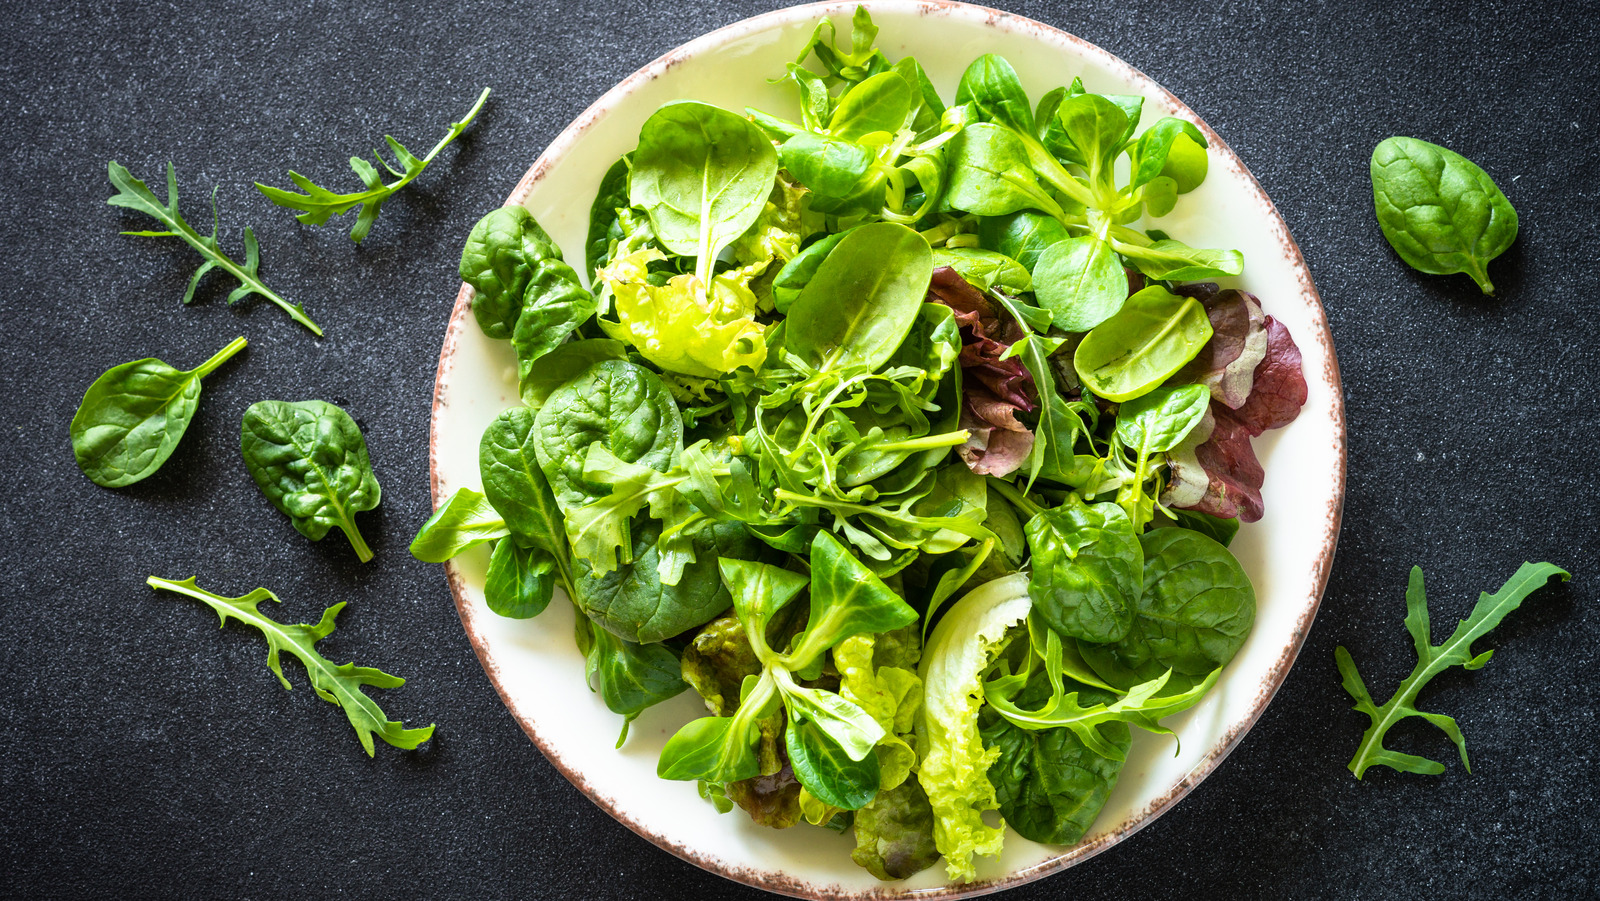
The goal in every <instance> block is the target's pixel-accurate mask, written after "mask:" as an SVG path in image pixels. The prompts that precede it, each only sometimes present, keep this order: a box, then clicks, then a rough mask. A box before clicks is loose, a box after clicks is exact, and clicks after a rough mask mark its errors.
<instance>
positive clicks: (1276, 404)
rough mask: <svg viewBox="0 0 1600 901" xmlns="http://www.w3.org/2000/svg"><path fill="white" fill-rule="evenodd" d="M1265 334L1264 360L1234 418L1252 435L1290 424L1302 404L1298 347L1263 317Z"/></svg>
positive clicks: (1276, 324) (1303, 380)
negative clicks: (1265, 351)
mask: <svg viewBox="0 0 1600 901" xmlns="http://www.w3.org/2000/svg"><path fill="white" fill-rule="evenodd" d="M1266 334H1267V353H1266V357H1265V358H1264V359H1262V361H1261V363H1260V365H1258V366H1257V367H1256V371H1255V378H1254V384H1253V386H1252V388H1251V391H1250V397H1249V399H1248V400H1246V401H1245V402H1244V406H1242V407H1240V408H1239V409H1238V412H1237V413H1236V414H1235V415H1237V416H1238V417H1239V421H1240V422H1241V423H1243V424H1244V426H1245V428H1247V429H1249V430H1250V434H1252V435H1259V434H1261V433H1262V432H1265V431H1266V430H1268V429H1281V428H1283V427H1284V426H1286V425H1288V424H1289V423H1291V422H1294V420H1295V417H1296V416H1299V415H1300V408H1301V407H1302V406H1304V405H1305V402H1306V393H1307V388H1306V376H1305V372H1304V371H1303V369H1302V367H1301V358H1300V347H1299V345H1297V344H1295V343H1294V338H1293V337H1291V336H1290V335H1289V329H1288V328H1287V327H1285V326H1284V324H1283V323H1281V322H1279V321H1278V320H1276V319H1274V318H1272V317H1271V316H1268V317H1266Z"/></svg>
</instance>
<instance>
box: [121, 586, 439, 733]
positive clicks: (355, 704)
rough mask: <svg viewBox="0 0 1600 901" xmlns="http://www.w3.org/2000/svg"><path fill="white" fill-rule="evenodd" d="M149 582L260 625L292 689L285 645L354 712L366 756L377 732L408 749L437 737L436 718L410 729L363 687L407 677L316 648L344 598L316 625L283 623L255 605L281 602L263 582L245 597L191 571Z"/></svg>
mask: <svg viewBox="0 0 1600 901" xmlns="http://www.w3.org/2000/svg"><path fill="white" fill-rule="evenodd" d="M145 584H147V585H149V586H150V587H151V588H155V589H158V590H165V591H172V592H176V593H178V594H182V595H187V596H189V597H192V598H194V599H196V600H198V601H203V602H204V603H205V604H206V605H207V606H209V607H210V608H211V609H213V610H215V611H217V613H218V615H220V616H221V617H222V624H223V625H224V626H226V625H227V624H228V618H229V617H233V618H234V619H236V620H238V621H239V622H241V623H244V624H245V625H247V626H252V627H254V628H256V629H260V630H261V634H262V635H263V636H264V637H265V638H266V639H267V668H268V669H271V670H272V672H273V674H274V675H276V676H277V677H278V681H279V682H282V683H283V687H284V688H286V689H291V690H292V688H293V687H292V686H291V685H290V684H289V680H288V679H287V678H286V677H285V676H284V675H283V665H282V664H281V662H280V661H279V658H278V655H279V654H280V653H281V652H284V651H287V652H289V653H290V654H293V655H294V656H295V657H297V658H299V660H300V662H301V663H303V664H305V667H306V673H307V674H309V675H310V676H311V688H312V690H313V691H315V692H316V693H317V697H319V698H321V699H323V700H324V701H328V702H330V703H333V704H336V705H338V706H339V707H341V708H343V709H344V712H345V715H346V716H348V717H349V718H350V726H351V727H352V728H354V729H355V730H356V737H357V738H359V739H360V740H361V747H363V748H366V749H367V756H368V757H371V756H373V755H374V753H375V750H374V746H373V742H372V736H373V733H377V736H378V737H379V738H381V739H383V740H384V741H386V742H388V743H389V744H391V745H394V746H395V747H397V748H404V749H406V750H410V749H412V748H415V747H416V746H417V745H420V744H422V743H423V742H425V741H427V740H428V739H429V738H431V737H433V725H432V724H429V725H427V726H424V727H422V728H421V729H407V728H405V724H404V723H401V722H398V721H394V720H390V719H388V717H387V716H386V715H385V714H384V712H383V709H382V708H380V707H379V706H378V702H376V701H374V700H373V699H372V698H370V697H368V696H367V694H366V692H364V691H362V690H361V687H362V686H364V685H370V686H372V687H374V688H399V687H400V686H402V685H404V684H405V683H406V680H404V679H402V678H400V677H399V676H391V675H389V674H388V673H386V672H384V671H382V670H379V669H374V668H372V667H370V666H356V665H355V664H354V663H346V664H343V665H338V664H335V663H334V662H333V661H331V660H329V659H328V658H326V657H324V656H322V655H321V654H319V653H317V649H316V644H317V642H319V641H321V640H322V639H324V638H327V637H328V636H329V635H332V634H333V629H334V625H333V620H334V618H335V617H337V616H338V615H339V611H340V610H343V609H344V604H345V602H343V601H340V602H339V603H337V604H334V605H333V606H332V607H329V608H328V609H326V610H324V611H322V619H321V620H319V621H318V622H317V624H316V625H311V624H310V623H299V624H295V625H285V624H284V623H280V622H278V621H277V620H275V619H272V618H270V617H268V616H266V615H265V614H263V613H262V612H261V611H260V610H259V609H257V608H258V607H259V605H260V604H261V602H262V601H266V600H270V601H273V602H274V603H280V602H279V601H278V596H277V595H275V594H273V593H272V592H270V591H268V590H267V589H265V588H257V589H256V590H254V591H252V592H250V593H249V594H246V595H244V596H243V597H237V598H229V597H223V596H222V595H220V594H213V593H211V592H209V591H206V590H205V589H204V588H201V587H199V586H198V585H196V584H195V578H194V577H193V576H190V577H189V578H187V579H184V580H183V581H181V582H178V581H174V580H171V579H163V578H160V577H158V576H151V577H150V578H148V579H146V580H145Z"/></svg>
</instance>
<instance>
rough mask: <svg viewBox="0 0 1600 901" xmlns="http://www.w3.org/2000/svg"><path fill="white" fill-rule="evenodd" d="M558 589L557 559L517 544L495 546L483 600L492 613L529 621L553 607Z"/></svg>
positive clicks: (544, 552) (500, 542) (486, 576)
mask: <svg viewBox="0 0 1600 901" xmlns="http://www.w3.org/2000/svg"><path fill="white" fill-rule="evenodd" d="M555 587H556V557H555V556H554V555H552V554H551V553H550V552H549V551H545V550H542V549H540V548H536V547H522V546H521V545H519V544H517V543H516V541H514V540H509V539H504V540H501V541H497V542H495V544H494V550H493V551H492V552H491V553H490V554H489V571H488V573H487V575H485V576H484V582H483V599H484V602H485V603H486V604H487V605H488V607H489V609H490V610H492V611H494V612H495V613H498V614H499V615H501V616H507V617H510V618H512V619H528V618H530V617H534V616H538V615H539V614H541V613H543V612H544V608H546V607H548V606H550V598H551V597H553V596H554V591H555Z"/></svg>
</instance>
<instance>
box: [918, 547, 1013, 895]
mask: <svg viewBox="0 0 1600 901" xmlns="http://www.w3.org/2000/svg"><path fill="white" fill-rule="evenodd" d="M1031 606H1032V602H1031V601H1030V600H1029V599H1028V577H1027V576H1026V575H1025V574H1021V573H1019V574H1015V575H1010V576H1006V577H1004V578H1001V579H996V580H995V581H993V582H989V583H986V584H984V585H981V586H979V587H978V588H976V589H974V590H973V591H972V592H970V593H968V594H967V596H966V597H964V598H962V599H961V600H959V601H957V602H956V603H955V604H954V605H953V606H952V607H951V608H950V610H949V611H948V612H947V613H945V615H944V618H943V619H941V620H940V621H939V625H938V626H937V627H936V628H935V629H934V630H933V635H932V637H931V638H930V639H929V641H928V645H927V647H926V648H924V649H923V655H922V666H921V672H920V675H921V676H922V682H923V686H924V696H923V715H922V717H921V718H920V719H919V720H918V723H917V738H918V744H919V747H920V748H921V750H922V764H921V767H920V769H919V770H918V772H917V779H918V781H919V782H921V783H922V788H923V790H924V791H926V792H927V794H928V803H929V804H930V805H931V806H932V809H933V813H934V818H935V819H934V827H933V839H934V844H935V846H937V847H938V849H939V851H940V853H942V854H943V855H944V857H945V870H946V872H947V873H948V874H949V877H950V879H952V880H955V881H960V882H971V881H972V880H973V879H974V878H976V877H977V870H976V869H975V868H974V866H973V862H972V858H973V857H974V856H984V857H995V856H998V855H999V853H1000V845H1001V842H1002V841H1003V840H1004V838H1005V830H1004V829H1002V828H999V827H996V826H990V825H989V824H987V823H985V822H984V821H983V814H984V812H985V811H990V810H997V809H999V807H1000V802H999V800H998V799H997V798H996V797H995V789H994V785H993V784H992V783H990V781H989V776H988V772H989V768H990V766H992V765H993V764H994V762H995V760H996V759H997V758H998V757H999V753H1000V752H999V750H998V749H993V750H990V749H986V748H985V747H984V745H983V738H982V736H981V735H980V734H979V731H978V708H979V707H980V706H981V705H982V703H983V686H982V674H983V671H984V670H985V669H986V668H987V667H988V666H989V664H990V663H991V662H992V661H993V659H994V657H995V655H996V654H997V653H999V651H1000V650H1002V649H1003V648H1004V647H1005V645H1006V643H1007V640H1008V634H1007V633H1008V631H1009V630H1010V629H1011V627H1012V626H1014V625H1016V624H1018V623H1020V622H1022V621H1023V620H1024V619H1025V618H1026V617H1027V615H1028V610H1029V608H1030V607H1031Z"/></svg>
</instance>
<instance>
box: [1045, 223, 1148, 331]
mask: <svg viewBox="0 0 1600 901" xmlns="http://www.w3.org/2000/svg"><path fill="white" fill-rule="evenodd" d="M1034 285H1035V294H1036V296H1037V297H1038V298H1039V305H1040V306H1042V307H1044V308H1045V309H1047V310H1049V311H1050V314H1051V316H1052V317H1053V318H1054V320H1055V324H1056V327H1057V328H1060V329H1062V330H1063V331H1068V332H1087V331H1088V330H1090V329H1092V328H1094V327H1095V326H1097V325H1099V324H1100V323H1102V322H1105V321H1106V320H1107V319H1110V318H1111V317H1112V316H1114V315H1116V313H1117V311H1118V310H1120V309H1122V305H1123V303H1124V302H1125V301H1127V299H1128V276H1127V274H1126V273H1124V272H1123V270H1122V264H1121V263H1120V262H1118V260H1117V255H1116V254H1115V253H1114V252H1113V251H1112V250H1111V245H1109V244H1107V243H1106V242H1104V241H1102V240H1100V239H1099V238H1097V237H1095V236H1094V235H1079V236H1077V237H1074V238H1067V239H1065V240H1062V241H1059V242H1057V243H1055V244H1052V245H1051V246H1050V247H1048V248H1047V249H1045V251H1044V252H1043V253H1041V254H1040V255H1039V263H1038V265H1037V266H1036V267H1035V268H1034Z"/></svg>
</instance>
